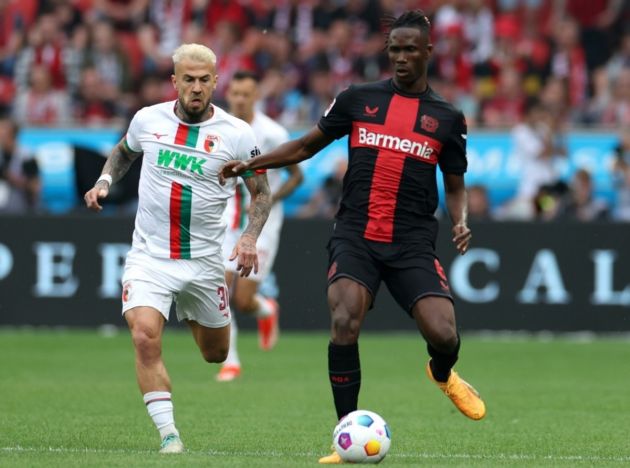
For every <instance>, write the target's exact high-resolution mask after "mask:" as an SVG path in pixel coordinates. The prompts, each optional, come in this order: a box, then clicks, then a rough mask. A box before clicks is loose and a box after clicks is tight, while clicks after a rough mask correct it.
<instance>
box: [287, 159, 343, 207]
mask: <svg viewBox="0 0 630 468" xmlns="http://www.w3.org/2000/svg"><path fill="white" fill-rule="evenodd" d="M347 169H348V161H347V159H345V158H342V159H339V160H338V161H337V165H336V166H335V170H334V172H333V173H332V174H330V175H329V176H328V177H326V179H324V183H323V184H322V186H321V187H320V188H319V190H317V191H316V192H315V193H314V194H313V196H312V197H311V199H310V200H309V201H308V203H307V204H306V205H304V206H303V207H302V209H301V210H300V211H299V212H298V214H297V217H299V218H325V219H333V218H334V217H335V215H336V214H337V210H338V209H339V201H340V200H341V194H342V190H343V178H344V176H345V175H346V170H347Z"/></svg>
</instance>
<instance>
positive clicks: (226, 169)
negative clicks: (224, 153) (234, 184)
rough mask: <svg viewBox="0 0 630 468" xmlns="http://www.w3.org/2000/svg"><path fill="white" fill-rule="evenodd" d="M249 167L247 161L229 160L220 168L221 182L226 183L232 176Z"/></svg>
mask: <svg viewBox="0 0 630 468" xmlns="http://www.w3.org/2000/svg"><path fill="white" fill-rule="evenodd" d="M247 169H249V163H248V162H247V161H228V162H226V163H225V164H224V165H223V166H222V167H221V169H220V170H219V183H220V184H221V185H225V182H226V181H227V179H229V178H230V177H236V176H239V175H241V174H242V173H243V172H245V171H247Z"/></svg>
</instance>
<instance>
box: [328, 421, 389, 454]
mask: <svg viewBox="0 0 630 468" xmlns="http://www.w3.org/2000/svg"><path fill="white" fill-rule="evenodd" d="M390 443H391V432H390V430H389V427H388V426H387V423H386V422H385V420H384V419H383V418H382V417H380V416H379V415H378V414H376V413H374V412H372V411H367V410H357V411H353V412H352V413H349V414H347V415H346V416H344V417H343V418H341V420H340V421H339V423H338V424H337V426H336V427H335V430H334V431H333V445H334V447H335V450H336V451H337V453H338V454H339V456H340V457H341V459H342V460H343V461H344V462H351V463H378V462H380V461H381V460H382V459H383V458H385V455H387V451H388V450H389V445H390Z"/></svg>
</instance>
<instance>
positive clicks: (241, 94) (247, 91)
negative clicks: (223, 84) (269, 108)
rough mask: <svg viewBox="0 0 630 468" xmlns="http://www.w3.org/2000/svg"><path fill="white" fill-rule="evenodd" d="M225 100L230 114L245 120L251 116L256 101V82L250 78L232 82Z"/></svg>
mask: <svg viewBox="0 0 630 468" xmlns="http://www.w3.org/2000/svg"><path fill="white" fill-rule="evenodd" d="M225 98H226V99H227V103H228V106H229V108H230V113H231V114H232V115H234V116H235V117H238V118H239V119H243V120H247V119H248V118H249V117H251V115H252V114H253V112H254V106H255V104H256V100H257V99H258V88H257V86H256V81H255V80H253V79H251V78H246V79H244V80H232V81H231V82H230V86H229V88H228V91H227V94H226V95H225Z"/></svg>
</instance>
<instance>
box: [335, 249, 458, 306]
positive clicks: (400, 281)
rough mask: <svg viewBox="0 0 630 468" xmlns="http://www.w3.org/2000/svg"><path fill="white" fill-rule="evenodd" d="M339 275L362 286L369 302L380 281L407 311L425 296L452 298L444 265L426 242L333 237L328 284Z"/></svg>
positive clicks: (375, 292)
mask: <svg viewBox="0 0 630 468" xmlns="http://www.w3.org/2000/svg"><path fill="white" fill-rule="evenodd" d="M339 278H350V279H352V280H354V281H356V282H357V283H360V284H362V285H363V286H365V287H366V288H367V289H368V291H369V292H370V294H371V295H372V302H374V300H375V299H376V294H377V292H378V288H379V286H380V284H381V281H384V282H385V284H386V285H387V289H389V292H390V293H391V295H392V296H393V297H394V299H395V300H396V302H397V303H398V304H399V305H400V306H401V307H402V308H403V309H404V310H405V311H406V312H407V313H408V314H409V315H411V311H412V309H413V306H414V305H415V303H416V302H417V301H418V300H419V299H421V298H423V297H425V296H441V297H446V298H448V299H449V300H450V301H451V302H452V301H453V297H452V296H451V290H450V287H449V284H448V280H447V279H446V274H445V273H444V269H443V268H442V265H440V261H439V259H438V257H437V255H436V254H435V249H434V248H433V247H432V246H431V245H430V244H429V243H428V242H427V243H425V244H423V243H417V244H415V243H414V244H411V243H404V244H385V243H382V242H373V241H370V240H367V239H363V238H360V237H356V238H351V239H350V238H345V237H343V238H342V237H333V238H331V239H330V241H329V242H328V285H330V284H332V283H333V282H334V281H335V280H337V279H339Z"/></svg>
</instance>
